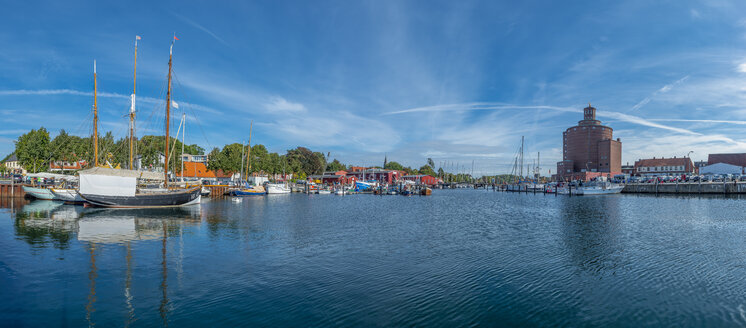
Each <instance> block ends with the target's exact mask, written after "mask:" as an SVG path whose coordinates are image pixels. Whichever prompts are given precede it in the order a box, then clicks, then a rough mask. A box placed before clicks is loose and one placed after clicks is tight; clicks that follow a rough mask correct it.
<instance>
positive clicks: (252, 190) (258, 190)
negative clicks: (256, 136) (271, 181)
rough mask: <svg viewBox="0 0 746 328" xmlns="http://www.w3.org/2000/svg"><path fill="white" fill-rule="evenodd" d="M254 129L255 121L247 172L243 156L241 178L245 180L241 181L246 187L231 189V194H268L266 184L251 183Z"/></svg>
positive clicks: (239, 195) (249, 148) (248, 151)
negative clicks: (256, 184) (255, 184)
mask: <svg viewBox="0 0 746 328" xmlns="http://www.w3.org/2000/svg"><path fill="white" fill-rule="evenodd" d="M253 129H254V122H253V121H252V122H251V126H250V127H249V146H248V148H247V152H246V174H244V170H243V169H244V167H243V158H241V178H242V179H243V181H241V182H240V183H242V184H243V185H244V188H239V189H235V190H231V191H230V195H231V196H238V197H241V196H256V195H266V194H267V190H265V189H264V186H254V185H251V184H250V183H249V172H251V131H252V130H253Z"/></svg>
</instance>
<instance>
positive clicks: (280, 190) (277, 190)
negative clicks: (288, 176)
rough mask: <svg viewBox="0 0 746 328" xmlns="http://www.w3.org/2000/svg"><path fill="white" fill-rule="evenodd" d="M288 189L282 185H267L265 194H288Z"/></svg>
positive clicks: (285, 185)
mask: <svg viewBox="0 0 746 328" xmlns="http://www.w3.org/2000/svg"><path fill="white" fill-rule="evenodd" d="M290 191H291V190H290V187H289V186H288V185H287V184H282V183H268V184H267V193H268V194H289V193H290Z"/></svg>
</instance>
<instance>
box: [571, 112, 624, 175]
mask: <svg viewBox="0 0 746 328" xmlns="http://www.w3.org/2000/svg"><path fill="white" fill-rule="evenodd" d="M562 142H563V145H562V156H563V157H562V159H563V160H562V161H561V162H557V178H558V179H559V180H576V179H579V180H588V179H591V178H594V177H597V176H601V175H604V176H610V177H611V176H614V175H616V174H621V172H622V142H621V141H620V140H619V139H618V138H617V139H616V140H614V136H613V129H612V128H610V127H608V126H604V125H601V121H599V120H597V119H596V108H594V107H591V105H590V104H588V107H586V108H584V109H583V120H582V121H579V122H578V125H576V126H573V127H570V128H568V129H567V130H565V132H563V133H562Z"/></svg>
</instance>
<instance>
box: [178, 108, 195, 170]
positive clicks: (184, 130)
mask: <svg viewBox="0 0 746 328" xmlns="http://www.w3.org/2000/svg"><path fill="white" fill-rule="evenodd" d="M181 121H182V122H183V123H181V124H183V126H182V129H181V182H184V142H186V140H184V137H185V134H186V112H183V113H181ZM177 137H178V135H177ZM194 172H197V168H196V167H195V168H194ZM195 174H196V173H195Z"/></svg>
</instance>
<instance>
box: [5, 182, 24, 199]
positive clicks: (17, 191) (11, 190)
mask: <svg viewBox="0 0 746 328" xmlns="http://www.w3.org/2000/svg"><path fill="white" fill-rule="evenodd" d="M25 196H26V193H25V192H23V186H22V185H21V184H18V183H17V184H10V183H7V184H6V183H0V198H7V197H14V198H23V197H25Z"/></svg>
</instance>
